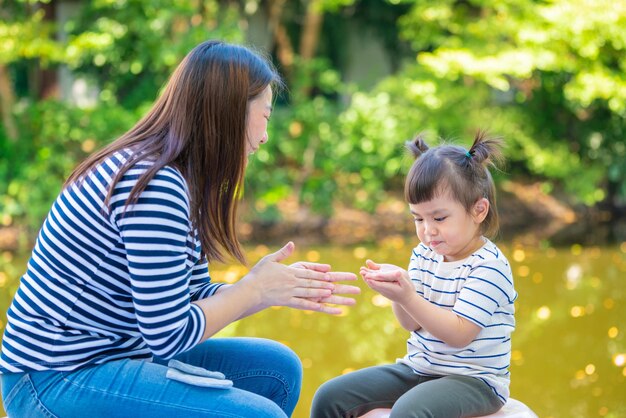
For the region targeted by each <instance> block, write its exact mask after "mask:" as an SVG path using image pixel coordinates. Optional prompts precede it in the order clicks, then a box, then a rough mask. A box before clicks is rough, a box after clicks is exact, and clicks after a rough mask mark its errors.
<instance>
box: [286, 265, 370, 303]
mask: <svg viewBox="0 0 626 418" xmlns="http://www.w3.org/2000/svg"><path fill="white" fill-rule="evenodd" d="M291 267H294V268H299V269H305V270H312V271H317V272H320V273H326V274H327V275H328V277H329V278H330V281H331V282H333V283H334V282H338V281H343V280H356V279H357V277H356V274H354V273H347V272H342V271H336V272H334V271H331V266H330V264H320V263H310V262H306V261H298V262H296V263H293V264H291ZM359 293H361V289H360V288H359V287H357V286H350V285H345V284H335V287H334V289H332V294H331V295H330V296H327V297H323V298H309V299H310V300H312V301H313V302H317V303H322V304H333V305H344V306H352V305H354V304H355V303H356V301H355V300H354V299H352V298H348V297H344V296H337V295H342V294H351V295H358V294H359ZM323 312H326V313H331V314H340V313H341V312H342V310H341V309H340V308H338V307H331V306H325V309H324V311H323Z"/></svg>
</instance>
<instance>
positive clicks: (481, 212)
mask: <svg viewBox="0 0 626 418" xmlns="http://www.w3.org/2000/svg"><path fill="white" fill-rule="evenodd" d="M488 213H489V200H487V199H486V198H484V197H481V198H480V199H478V200H477V201H476V203H474V206H473V207H472V218H474V222H476V223H478V224H479V223H482V221H484V220H485V218H486V217H487V214H488Z"/></svg>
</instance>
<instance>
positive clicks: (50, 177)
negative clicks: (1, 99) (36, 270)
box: [0, 101, 139, 230]
mask: <svg viewBox="0 0 626 418" xmlns="http://www.w3.org/2000/svg"><path fill="white" fill-rule="evenodd" d="M138 116H139V115H137V114H136V113H135V112H129V111H127V110H124V109H123V108H121V107H119V106H107V105H101V106H99V107H98V108H97V109H78V108H76V107H73V106H71V105H68V104H65V103H62V102H58V101H43V102H38V103H36V104H35V105H33V106H30V107H28V108H26V111H25V112H24V113H20V114H18V117H19V121H20V122H21V123H20V131H21V132H22V135H23V137H24V138H33V141H32V142H30V143H27V142H26V141H23V142H20V141H18V142H17V143H16V144H15V146H10V144H9V143H8V142H7V140H6V138H5V139H3V140H2V142H1V144H2V148H3V150H6V152H7V154H4V153H3V156H5V155H6V156H7V157H9V158H3V159H1V160H0V174H2V175H3V177H4V178H6V179H7V180H8V181H7V182H6V183H5V182H4V181H3V182H0V184H2V186H3V188H2V189H0V213H2V214H3V215H4V216H5V217H8V219H11V220H15V221H17V222H18V223H20V224H25V225H27V226H29V227H31V228H32V230H36V229H37V228H38V227H39V226H40V224H41V220H42V219H43V218H44V216H45V215H46V213H47V212H48V210H49V209H50V204H51V202H52V201H53V200H54V198H55V197H56V195H57V194H58V192H59V190H60V189H61V187H62V185H63V182H64V180H65V178H67V176H68V175H69V174H70V173H71V171H72V169H73V168H74V167H75V166H76V164H77V163H78V162H80V161H81V160H83V159H84V158H85V157H86V156H87V155H88V154H89V153H90V152H91V151H93V150H95V149H97V148H99V147H101V146H103V145H104V144H106V143H108V142H110V140H111V139H112V138H114V137H115V136H116V135H119V134H121V133H122V132H124V131H125V130H126V129H128V128H129V127H130V126H131V125H132V123H134V121H135V120H136V119H137V118H138ZM111 121H115V124H111Z"/></svg>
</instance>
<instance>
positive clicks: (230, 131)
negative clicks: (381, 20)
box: [0, 41, 359, 418]
mask: <svg viewBox="0 0 626 418" xmlns="http://www.w3.org/2000/svg"><path fill="white" fill-rule="evenodd" d="M279 84H280V78H279V76H278V75H277V73H276V71H275V70H274V69H273V68H272V67H271V65H270V64H269V63H268V62H267V61H265V60H264V59H262V58H261V57H260V56H258V55H257V54H255V53H253V52H252V51H250V50H248V49H246V48H244V47H241V46H236V45H229V44H225V43H222V42H216V41H208V42H204V43H202V44H200V45H199V46H197V47H196V48H195V49H194V50H192V51H191V52H190V53H189V54H188V55H187V57H185V59H184V60H183V61H182V63H181V64H180V65H179V66H178V68H177V69H176V71H175V72H174V74H173V75H172V77H171V79H170V81H169V82H168V84H167V86H166V88H165V90H164V92H163V94H162V95H161V97H160V98H159V99H158V100H157V101H156V103H155V104H154V106H153V107H152V109H151V110H150V111H149V112H148V114H147V115H146V116H145V117H144V118H143V119H142V120H140V121H139V122H138V123H137V124H136V125H135V126H134V127H133V128H132V129H131V130H130V131H128V132H127V133H126V134H124V135H122V136H121V137H120V138H119V139H118V140H116V141H115V142H113V143H112V144H110V145H109V146H107V147H106V148H104V149H103V150H101V151H99V152H97V153H96V154H94V155H92V156H91V157H90V158H88V159H87V160H86V161H85V162H83V163H82V164H81V165H80V166H79V167H78V168H77V169H76V170H75V171H74V172H73V173H72V175H71V176H70V177H69V178H68V180H67V182H66V184H65V186H64V189H63V190H62V192H61V193H60V195H59V197H58V198H57V200H56V201H55V203H54V205H53V207H52V209H51V211H50V213H49V215H48V217H47V218H46V221H45V223H44V225H43V227H42V229H41V231H40V234H39V237H38V239H37V242H36V244H35V248H34V249H33V254H32V257H31V259H30V261H29V263H28V269H27V271H26V273H25V274H24V276H23V277H22V280H21V283H20V287H19V289H18V290H17V292H16V294H15V298H14V300H13V303H12V305H11V307H10V308H9V311H8V314H7V316H8V323H7V327H6V330H5V334H4V338H3V347H2V353H1V356H0V371H1V372H2V396H3V400H4V407H5V410H6V411H7V413H8V414H9V415H10V416H11V417H13V418H19V417H35V416H42V417H43V416H45V417H85V416H90V417H99V416H103V417H104V416H106V417H109V418H110V417H115V416H131V415H132V416H133V417H144V416H145V417H148V416H149V417H166V416H167V417H183V416H194V417H249V416H255V417H285V416H289V415H291V413H292V411H293V409H294V408H295V405H296V402H297V400H298V396H299V391H300V381H301V365H300V362H299V360H298V358H297V357H296V355H295V354H294V353H293V352H292V351H290V350H289V349H287V348H286V347H284V346H282V345H280V344H278V343H276V342H272V341H267V340H261V339H250V338H236V339H235V338H232V339H209V337H211V336H212V335H214V334H215V333H216V332H218V331H219V330H221V329H223V328H224V327H225V326H227V325H228V324H230V323H232V322H233V321H236V320H238V319H240V318H243V317H245V316H248V315H250V314H253V313H255V312H258V311H260V310H263V309H265V308H267V307H270V306H279V305H280V306H290V307H294V308H298V309H307V310H313V311H319V312H326V313H331V314H335V313H338V312H339V311H340V310H339V308H337V307H332V306H329V304H339V305H351V304H353V303H354V300H353V299H351V298H347V297H342V296H337V294H342V293H348V294H350V293H358V291H359V290H358V288H357V287H355V286H348V285H339V284H335V283H334V282H336V281H339V280H352V279H355V278H356V276H355V275H353V274H351V273H340V272H331V271H330V266H328V265H324V264H316V263H304V262H300V263H296V264H293V265H291V266H286V265H283V264H281V263H280V262H281V261H282V260H284V259H285V258H287V257H288V256H289V255H290V254H291V253H292V252H293V249H294V245H293V243H291V242H290V243H288V244H287V245H285V246H284V247H283V248H282V249H280V250H279V251H278V252H276V253H274V254H270V255H268V256H266V257H265V258H263V259H262V260H261V261H260V262H259V263H258V264H256V265H255V266H254V267H253V268H252V269H251V270H250V272H249V273H248V274H247V275H246V276H245V277H243V278H242V279H241V280H240V281H239V282H237V283H236V284H233V285H225V284H218V283H212V282H211V279H210V277H209V275H208V268H207V264H208V262H210V261H214V260H218V261H219V260H223V259H224V256H225V255H230V256H233V257H234V258H236V259H237V260H239V261H241V262H244V256H243V252H242V249H241V247H240V244H239V242H238V240H237V237H236V235H235V219H236V215H237V198H238V195H239V193H240V191H241V185H242V181H243V176H244V171H245V167H246V164H247V160H248V156H249V155H250V154H252V153H254V152H255V151H256V150H257V149H258V148H259V147H260V146H262V145H263V144H264V143H266V142H267V132H266V128H267V122H268V120H269V118H270V114H271V111H272V106H271V104H272V86H276V85H279ZM171 360H176V361H171ZM211 371H217V372H218V373H214V372H211ZM231 386H232V387H231ZM225 388H226V390H225Z"/></svg>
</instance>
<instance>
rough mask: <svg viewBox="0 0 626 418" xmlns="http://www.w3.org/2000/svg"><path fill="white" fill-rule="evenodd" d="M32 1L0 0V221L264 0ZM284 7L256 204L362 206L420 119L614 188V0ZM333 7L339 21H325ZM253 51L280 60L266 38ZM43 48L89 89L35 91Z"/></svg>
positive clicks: (617, 153)
mask: <svg viewBox="0 0 626 418" xmlns="http://www.w3.org/2000/svg"><path fill="white" fill-rule="evenodd" d="M41 5H42V3H40V2H35V1H26V0H22V1H16V0H13V1H4V2H3V9H2V11H0V16H1V17H2V19H0V45H1V46H0V66H3V67H4V68H6V69H7V70H8V72H7V73H8V74H10V75H11V76H12V77H14V80H13V83H14V86H13V87H14V92H13V93H14V94H15V100H14V103H13V104H12V106H13V108H12V109H10V111H8V112H6V111H5V112H4V113H3V118H6V117H7V115H9V116H10V117H11V118H14V119H15V123H16V130H17V133H18V138H13V137H11V138H9V137H10V136H12V133H11V132H12V131H11V130H10V129H9V127H8V126H6V127H5V126H0V153H1V154H0V223H3V224H10V223H12V222H16V223H26V224H28V225H31V226H32V227H33V228H35V227H38V225H39V224H40V222H41V218H42V217H43V216H44V215H45V213H46V212H47V210H48V208H49V206H50V203H51V201H52V199H53V198H54V196H55V195H56V193H57V192H58V190H59V188H60V187H61V184H62V182H63V180H64V178H65V177H66V176H67V175H68V174H69V173H70V172H71V169H72V168H73V167H74V166H75V165H76V164H77V163H78V162H79V161H80V160H81V159H82V158H84V156H85V155H86V154H87V153H88V152H90V151H92V150H93V149H95V148H97V147H99V146H101V145H102V144H104V143H106V142H108V141H110V140H112V139H114V138H115V137H116V136H117V135H119V134H120V133H122V132H123V131H124V130H126V129H127V128H128V127H130V126H131V125H132V124H133V123H134V121H136V120H137V119H138V118H139V117H140V116H141V115H142V114H143V113H144V112H145V110H146V108H147V107H148V106H149V105H150V104H151V103H152V102H153V100H154V99H155V97H156V96H157V95H158V93H159V90H160V89H161V87H162V86H163V85H164V83H165V82H166V80H167V77H168V76H169V74H170V73H171V71H172V69H173V68H174V67H175V66H176V65H177V64H178V62H179V61H180V60H181V59H182V57H183V56H184V55H185V54H186V53H187V52H188V51H189V50H190V49H191V48H192V47H193V46H195V45H196V44H197V43H199V42H201V41H203V40H205V39H208V38H221V39H224V40H227V41H232V42H240V43H245V42H246V39H249V36H250V35H249V34H248V33H247V32H246V31H247V28H248V27H249V25H250V23H251V21H252V20H253V19H254V20H256V19H257V16H253V15H252V14H253V13H256V12H257V11H261V10H264V9H263V8H264V7H265V3H264V2H261V1H255V0H252V1H248V2H226V3H224V2H219V1H217V0H207V1H201V0H194V1H188V0H174V1H165V0H155V1H152V2H145V1H140V0H97V1H93V2H85V3H80V4H78V9H77V14H76V15H74V16H72V17H71V18H70V19H69V20H68V21H67V22H65V23H64V25H63V27H62V28H61V27H58V26H56V25H55V24H54V22H51V21H50V20H48V19H46V16H45V14H44V9H42V8H41ZM44 5H45V4H44ZM309 5H312V6H313V7H312V8H309V7H308V6H309ZM284 7H285V10H284V11H282V19H283V20H285V22H283V23H284V28H286V31H285V33H284V35H285V36H288V37H289V42H290V44H291V46H292V51H291V53H292V55H291V58H292V63H291V64H290V65H289V68H288V69H287V68H285V71H286V73H287V77H288V80H287V81H288V84H289V85H288V89H287V91H286V92H285V93H284V94H283V95H282V96H281V97H280V98H279V99H278V101H277V103H276V106H275V108H276V109H275V111H274V115H273V117H272V122H271V123H270V127H269V129H270V132H269V135H270V141H269V143H268V144H267V145H266V146H264V147H263V148H261V149H260V150H259V152H258V153H257V155H256V156H255V157H253V158H252V159H251V162H250V165H249V167H248V175H247V178H246V184H245V196H246V199H248V200H249V201H250V202H251V203H252V204H251V206H252V207H253V208H254V209H255V210H256V216H258V217H259V219H262V220H265V221H268V222H271V221H275V220H277V219H278V218H279V217H280V216H281V212H284V210H285V207H284V205H285V202H292V203H293V202H295V203H296V205H299V206H300V207H306V208H311V209H313V210H314V211H316V212H318V213H322V214H330V213H331V212H332V210H333V207H334V206H335V205H336V204H337V203H340V204H343V205H346V206H350V207H356V208H360V209H365V210H369V211H373V210H374V209H375V208H376V206H377V205H378V204H379V203H380V202H382V201H384V200H385V199H387V198H388V196H389V193H397V192H399V191H401V190H402V184H403V175H404V173H405V172H406V169H407V168H408V166H409V165H410V163H411V159H410V158H409V157H408V156H407V155H406V153H405V152H404V150H403V144H404V142H405V141H406V140H408V139H411V138H412V137H413V136H414V135H415V134H417V133H418V132H422V131H425V132H426V133H427V138H428V139H429V143H430V144H433V145H434V144H436V143H437V141H438V139H439V138H444V139H454V140H455V141H458V142H460V143H462V144H465V145H469V143H470V142H471V139H472V137H473V135H474V133H475V131H476V129H478V128H486V129H488V130H489V131H491V132H492V133H495V134H499V135H502V136H503V137H504V138H505V139H506V142H507V145H508V148H507V159H508V165H507V167H506V168H505V169H504V170H505V175H506V176H508V177H509V178H518V177H519V178H525V179H526V178H532V179H535V180H539V181H541V182H542V183H543V184H545V185H546V187H547V188H550V189H552V190H562V191H565V192H566V193H568V194H569V195H570V196H571V197H572V199H573V200H575V201H578V202H582V203H584V204H586V205H590V206H591V205H594V204H597V203H598V202H602V201H604V202H608V203H609V204H610V205H615V206H619V205H624V204H626V145H625V143H624V134H625V131H626V129H625V128H626V124H625V123H624V121H625V118H626V76H624V74H626V54H624V49H626V32H625V31H624V30H623V28H624V27H626V4H625V3H624V2H615V1H611V0H598V1H594V2H590V1H587V0H553V1H550V2H539V1H534V0H498V1H487V0H469V1H465V0H464V1H461V0H442V1H437V2H433V1H429V0H389V1H386V2H380V1H377V0H360V1H354V0H315V1H313V0H311V3H309V2H285V4H284ZM311 10H314V11H316V12H318V13H321V14H323V16H324V26H323V27H322V31H321V33H320V34H319V37H320V38H319V39H318V41H319V42H318V49H317V51H318V54H319V55H318V56H317V57H315V58H313V59H307V60H304V59H301V57H300V56H299V55H298V53H297V48H294V46H295V45H298V44H299V42H300V41H301V40H302V38H303V34H302V33H301V32H300V31H301V30H303V22H304V21H305V19H304V14H305V13H307V12H310V11H311ZM346 19H351V20H352V21H354V22H356V24H355V25H342V21H344V20H346ZM395 23H397V25H394V24H395ZM273 24H274V23H273ZM348 26H350V27H352V28H358V29H359V30H361V28H362V29H363V30H367V31H368V33H371V34H374V35H373V36H374V37H375V38H376V39H378V40H379V42H380V46H382V47H383V48H384V49H385V51H386V52H387V54H388V59H389V60H390V65H389V68H392V69H393V73H392V74H389V75H388V76H386V77H384V78H382V79H381V80H380V82H379V83H378V84H377V85H376V86H375V87H373V88H371V89H367V90H366V89H363V88H361V89H359V88H358V87H356V86H355V85H353V84H351V83H352V80H349V79H346V74H347V72H346V73H344V72H343V69H344V68H346V65H347V64H348V62H347V59H348V58H347V57H349V56H350V54H348V53H347V51H345V48H346V46H347V45H350V42H349V40H348V38H349V37H350V36H359V34H358V33H357V34H354V33H351V32H349V31H348V29H346V28H347V27H348ZM57 33H62V34H63V36H60V37H59V36H56V34H57ZM269 33H272V34H274V35H275V34H276V32H271V31H269V30H268V34H269ZM273 42H274V43H273V44H272V40H270V42H269V44H268V45H274V46H273V47H274V48H279V46H278V45H279V42H278V41H276V40H275V39H274V40H273ZM282 42H283V43H282V44H281V45H283V47H284V42H285V40H284V39H283V41H282ZM268 52H275V53H276V55H277V57H276V60H277V61H278V62H277V64H278V67H279V68H281V63H282V62H280V59H281V58H280V56H281V55H280V51H277V50H273V51H268ZM282 52H283V53H284V52H285V51H282ZM351 52H353V51H351ZM358 52H359V53H360V52H361V51H358ZM367 52H368V51H363V54H365V56H367ZM57 66H64V67H66V68H68V69H70V70H71V71H72V72H73V74H74V75H76V76H78V77H82V78H84V79H86V80H89V82H90V83H91V84H93V85H94V86H96V87H97V89H98V95H97V97H96V99H95V102H94V103H93V105H91V106H90V107H87V108H77V107H75V106H73V105H71V104H68V103H64V102H59V101H51V100H47V101H40V100H41V99H40V98H39V96H38V94H39V92H38V90H37V85H36V83H34V82H33V80H35V79H36V77H33V75H36V74H37V71H40V70H41V69H54V68H55V67H57ZM0 69H1V68H0ZM366 70H367V69H364V71H366ZM0 74H1V73H0ZM0 94H4V93H0ZM0 106H2V105H0ZM0 109H1V107H0ZM5 110H6V109H5ZM5 120H6V119H3V121H5Z"/></svg>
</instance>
